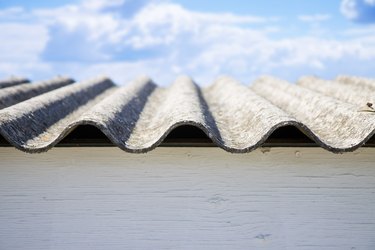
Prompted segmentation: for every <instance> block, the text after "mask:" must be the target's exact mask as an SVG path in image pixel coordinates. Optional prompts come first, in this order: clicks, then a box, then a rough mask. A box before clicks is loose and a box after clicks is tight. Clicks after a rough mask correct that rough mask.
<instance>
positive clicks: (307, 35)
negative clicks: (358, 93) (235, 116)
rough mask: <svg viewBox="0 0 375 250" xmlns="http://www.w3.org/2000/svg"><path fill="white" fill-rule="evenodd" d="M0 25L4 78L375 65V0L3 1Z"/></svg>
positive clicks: (161, 77) (369, 73)
mask: <svg viewBox="0 0 375 250" xmlns="http://www.w3.org/2000/svg"><path fill="white" fill-rule="evenodd" d="M213 3H214V4H213ZM0 30H1V32H0V77H1V78H4V77H8V76H10V75H21V76H26V77H30V78H31V79H33V80H41V79H46V78H50V77H53V76H55V75H58V74H60V75H69V76H73V77H74V78H76V79H77V80H81V79H85V78H90V77H93V76H96V75H108V76H110V77H111V78H113V79H114V80H115V81H116V83H118V84H126V83H127V82H129V81H130V80H131V79H134V78H136V77H137V76H140V75H148V76H150V77H151V78H153V79H154V80H155V81H156V82H157V83H159V84H161V85H167V84H170V83H171V82H172V81H173V80H174V79H175V78H176V77H177V76H179V75H189V76H191V77H193V78H194V79H195V80H196V81H197V82H198V83H200V84H202V85H207V84H209V83H211V82H213V81H214V80H215V79H216V78H217V77H219V76H221V75H229V76H232V77H235V78H237V79H238V80H240V81H241V82H244V83H246V84H248V83H250V82H251V81H253V80H254V79H256V78H257V77H259V76H261V75H274V76H276V77H280V78H284V79H286V80H289V81H292V82H293V81H295V80H297V79H298V78H299V77H300V76H302V75H316V76H319V77H322V78H328V79H330V78H333V77H335V76H336V75H339V74H351V75H359V76H365V77H373V78H374V72H375V0H331V1H323V0H319V1H318V0H316V1H300V0H299V1H297V0H284V1H277V0H264V1H240V0H232V1H227V0H216V1H198V0H174V1H173V0H110V1H108V0H107V1H105V0H79V1H77V0H55V1H25V0H12V1H0Z"/></svg>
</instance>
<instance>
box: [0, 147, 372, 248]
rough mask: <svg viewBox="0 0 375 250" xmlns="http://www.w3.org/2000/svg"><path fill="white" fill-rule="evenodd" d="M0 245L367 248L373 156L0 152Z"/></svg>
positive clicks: (291, 151)
mask: <svg viewBox="0 0 375 250" xmlns="http://www.w3.org/2000/svg"><path fill="white" fill-rule="evenodd" d="M0 159H1V162H0V249H1V250H8V249H10V250H14V249H33V250H34V249H35V250H42V249H54V250H60V249H61V250H67V249H278V250H279V249H281V250H282V249H293V250H294V249H295V250H297V249H298V250H299V249H302V250H307V249H323V250H324V249H327V250H336V249H337V250H342V249H348V250H354V249H356V250H365V249H366V250H367V249H368V250H373V249H375V148H361V149H359V150H358V151H356V152H355V153H346V154H343V155H337V154H332V153H329V152H327V151H324V150H323V149H321V148H271V149H270V150H268V149H261V150H260V149H259V150H256V151H254V152H251V153H249V154H229V153H226V152H224V151H223V150H221V149H218V148H157V149H156V150H155V151H152V152H150V153H147V154H128V153H124V152H123V151H120V150H119V149H117V148H55V149H53V150H51V151H49V152H48V153H44V154H32V155H30V154H25V153H22V152H20V151H17V150H15V149H13V148H0Z"/></svg>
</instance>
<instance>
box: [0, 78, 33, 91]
mask: <svg viewBox="0 0 375 250" xmlns="http://www.w3.org/2000/svg"><path fill="white" fill-rule="evenodd" d="M29 82H30V81H29V80H28V79H26V78H23V77H11V78H9V79H5V80H0V89H3V88H8V87H12V86H16V85H19V84H24V83H29Z"/></svg>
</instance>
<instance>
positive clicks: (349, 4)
mask: <svg viewBox="0 0 375 250" xmlns="http://www.w3.org/2000/svg"><path fill="white" fill-rule="evenodd" d="M356 7H357V1H356V0H342V1H341V5H340V11H341V13H342V14H343V15H344V16H345V17H346V18H348V19H355V18H357V17H358V11H357V9H356Z"/></svg>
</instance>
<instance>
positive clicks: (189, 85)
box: [0, 76, 375, 153]
mask: <svg viewBox="0 0 375 250" xmlns="http://www.w3.org/2000/svg"><path fill="white" fill-rule="evenodd" d="M25 82H26V80H24V79H23V80H22V79H21V80H20V79H12V80H7V81H0V86H8V87H4V88H3V89H0V133H1V135H2V136H3V137H4V138H5V139H6V140H7V141H8V142H10V143H11V144H12V145H14V146H15V147H16V148H18V149H20V150H23V151H26V152H43V151H47V150H48V149H50V148H51V147H53V146H54V145H56V144H57V143H58V142H59V141H61V140H62V139H63V138H64V137H65V136H66V135H68V134H69V133H70V132H72V131H73V130H74V129H76V128H77V127H78V126H80V125H92V126H95V127H96V128H98V129H100V130H101V131H102V132H103V133H104V134H105V135H106V136H107V137H108V138H109V139H110V140H111V141H112V143H113V144H115V145H116V146H118V147H120V148H121V149H123V150H125V151H128V152H147V151H149V150H151V149H153V148H155V147H156V146H157V145H159V144H160V143H161V142H162V141H163V140H164V138H165V137H166V136H167V135H168V134H169V133H170V132H171V131H172V130H173V129H175V128H177V127H179V126H181V125H192V126H196V127H198V128H200V129H201V130H203V131H204V132H205V133H206V134H207V135H208V137H209V138H211V140H212V141H213V142H214V143H215V144H216V145H217V146H219V147H221V148H223V149H225V150H227V151H230V152H238V153H240V152H248V151H251V150H253V149H255V148H257V147H259V146H260V145H262V144H263V143H264V142H265V141H266V139H267V138H268V137H269V136H270V135H271V134H272V133H273V132H274V131H275V130H278V129H279V128H281V127H285V126H294V127H296V128H297V129H299V130H300V131H302V132H303V133H304V134H306V135H307V136H308V137H309V138H311V139H312V140H313V141H315V143H317V144H318V145H319V146H321V147H323V148H325V149H327V150H330V151H332V152H344V151H352V150H355V149H356V148H358V147H360V146H361V145H363V144H365V143H366V142H367V140H369V138H370V137H372V136H373V135H374V133H375V112H374V111H375V110H374V109H373V108H372V107H371V104H370V103H373V102H374V101H375V81H374V80H371V79H363V78H357V77H348V76H341V77H337V78H336V79H335V80H330V81H326V80H322V79H318V78H315V77H303V78H301V79H300V80H299V81H298V82H297V84H291V83H288V82H286V81H283V80H280V79H276V78H272V77H262V78H260V79H258V80H256V81H255V82H254V83H253V84H251V85H250V86H245V85H242V84H240V83H239V82H237V81H236V80H233V79H231V78H228V77H223V78H220V79H218V80H217V81H215V82H214V83H213V84H212V85H210V86H209V87H206V88H200V87H199V86H198V85H197V84H195V83H194V82H193V80H192V79H190V78H188V77H180V78H178V79H176V81H175V82H174V83H173V84H172V85H171V86H169V87H166V88H163V87H159V86H158V85H156V84H154V83H153V82H152V80H151V79H149V78H147V77H142V78H139V79H136V80H134V81H133V82H132V83H130V84H127V85H126V86H124V87H120V86H117V85H115V84H114V83H113V82H112V81H111V80H110V79H108V78H96V79H92V80H88V81H84V82H79V83H74V84H72V83H73V80H71V79H69V78H62V77H60V78H54V79H52V80H50V81H45V82H39V83H31V84H30V83H29V84H24V83H25ZM9 83H11V84H9ZM7 84H8V85H7ZM17 84H18V85H17Z"/></svg>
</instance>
